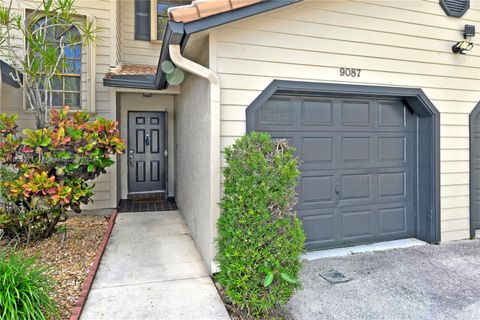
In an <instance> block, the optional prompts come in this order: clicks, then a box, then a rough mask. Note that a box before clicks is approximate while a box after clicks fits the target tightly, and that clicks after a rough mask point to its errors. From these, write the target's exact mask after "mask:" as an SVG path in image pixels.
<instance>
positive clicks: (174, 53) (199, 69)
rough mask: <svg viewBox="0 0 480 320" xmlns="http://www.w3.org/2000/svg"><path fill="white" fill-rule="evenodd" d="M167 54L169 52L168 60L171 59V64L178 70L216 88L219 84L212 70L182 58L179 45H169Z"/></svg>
mask: <svg viewBox="0 0 480 320" xmlns="http://www.w3.org/2000/svg"><path fill="white" fill-rule="evenodd" d="M169 52H170V59H172V62H173V63H174V64H175V65H176V66H177V67H178V68H180V69H182V70H184V71H187V72H190V73H192V74H195V75H197V76H199V77H202V78H205V79H207V80H208V81H210V83H211V84H212V85H216V86H218V85H219V84H220V81H219V80H218V76H217V74H216V73H215V72H213V71H212V70H210V69H208V68H205V67H204V66H202V65H200V64H198V63H196V62H194V61H192V60H188V59H187V58H185V57H184V56H182V53H181V50H180V45H178V44H171V45H170V46H169Z"/></svg>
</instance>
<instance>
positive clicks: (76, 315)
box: [70, 209, 117, 320]
mask: <svg viewBox="0 0 480 320" xmlns="http://www.w3.org/2000/svg"><path fill="white" fill-rule="evenodd" d="M115 219H117V210H116V209H113V211H112V215H111V216H110V220H109V221H108V227H107V230H106V231H105V234H104V236H103V240H102V243H101V244H100V247H99V248H98V251H97V255H96V256H95V259H93V262H92V265H91V266H90V270H89V272H88V276H87V278H86V279H85V281H84V282H83V285H82V291H81V292H80V296H79V297H78V300H77V304H76V305H75V309H73V314H72V316H71V317H70V320H80V315H81V314H82V310H83V307H84V306H85V302H87V297H88V293H89V292H90V289H91V288H92V283H93V280H94V279H95V275H96V274H97V270H98V266H99V265H100V261H102V256H103V253H104V251H105V247H106V246H107V243H108V239H109V238H110V234H111V233H112V229H113V225H114V224H115Z"/></svg>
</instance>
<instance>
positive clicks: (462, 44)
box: [452, 40, 473, 54]
mask: <svg viewBox="0 0 480 320" xmlns="http://www.w3.org/2000/svg"><path fill="white" fill-rule="evenodd" d="M472 48H473V43H471V42H469V41H465V40H464V41H458V42H457V43H456V44H455V45H454V46H453V47H452V51H453V52H454V53H460V54H465V53H467V51H470V50H472Z"/></svg>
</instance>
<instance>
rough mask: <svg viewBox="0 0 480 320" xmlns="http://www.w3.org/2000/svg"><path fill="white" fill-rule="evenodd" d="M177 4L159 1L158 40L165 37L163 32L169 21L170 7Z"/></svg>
mask: <svg viewBox="0 0 480 320" xmlns="http://www.w3.org/2000/svg"><path fill="white" fill-rule="evenodd" d="M176 5H177V4H173V3H168V2H160V1H159V2H157V40H162V39H163V34H164V32H165V27H166V25H167V21H168V8H170V7H173V6H176Z"/></svg>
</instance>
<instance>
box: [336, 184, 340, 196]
mask: <svg viewBox="0 0 480 320" xmlns="http://www.w3.org/2000/svg"><path fill="white" fill-rule="evenodd" d="M335 193H336V194H339V193H340V184H339V183H336V184H335Z"/></svg>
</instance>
